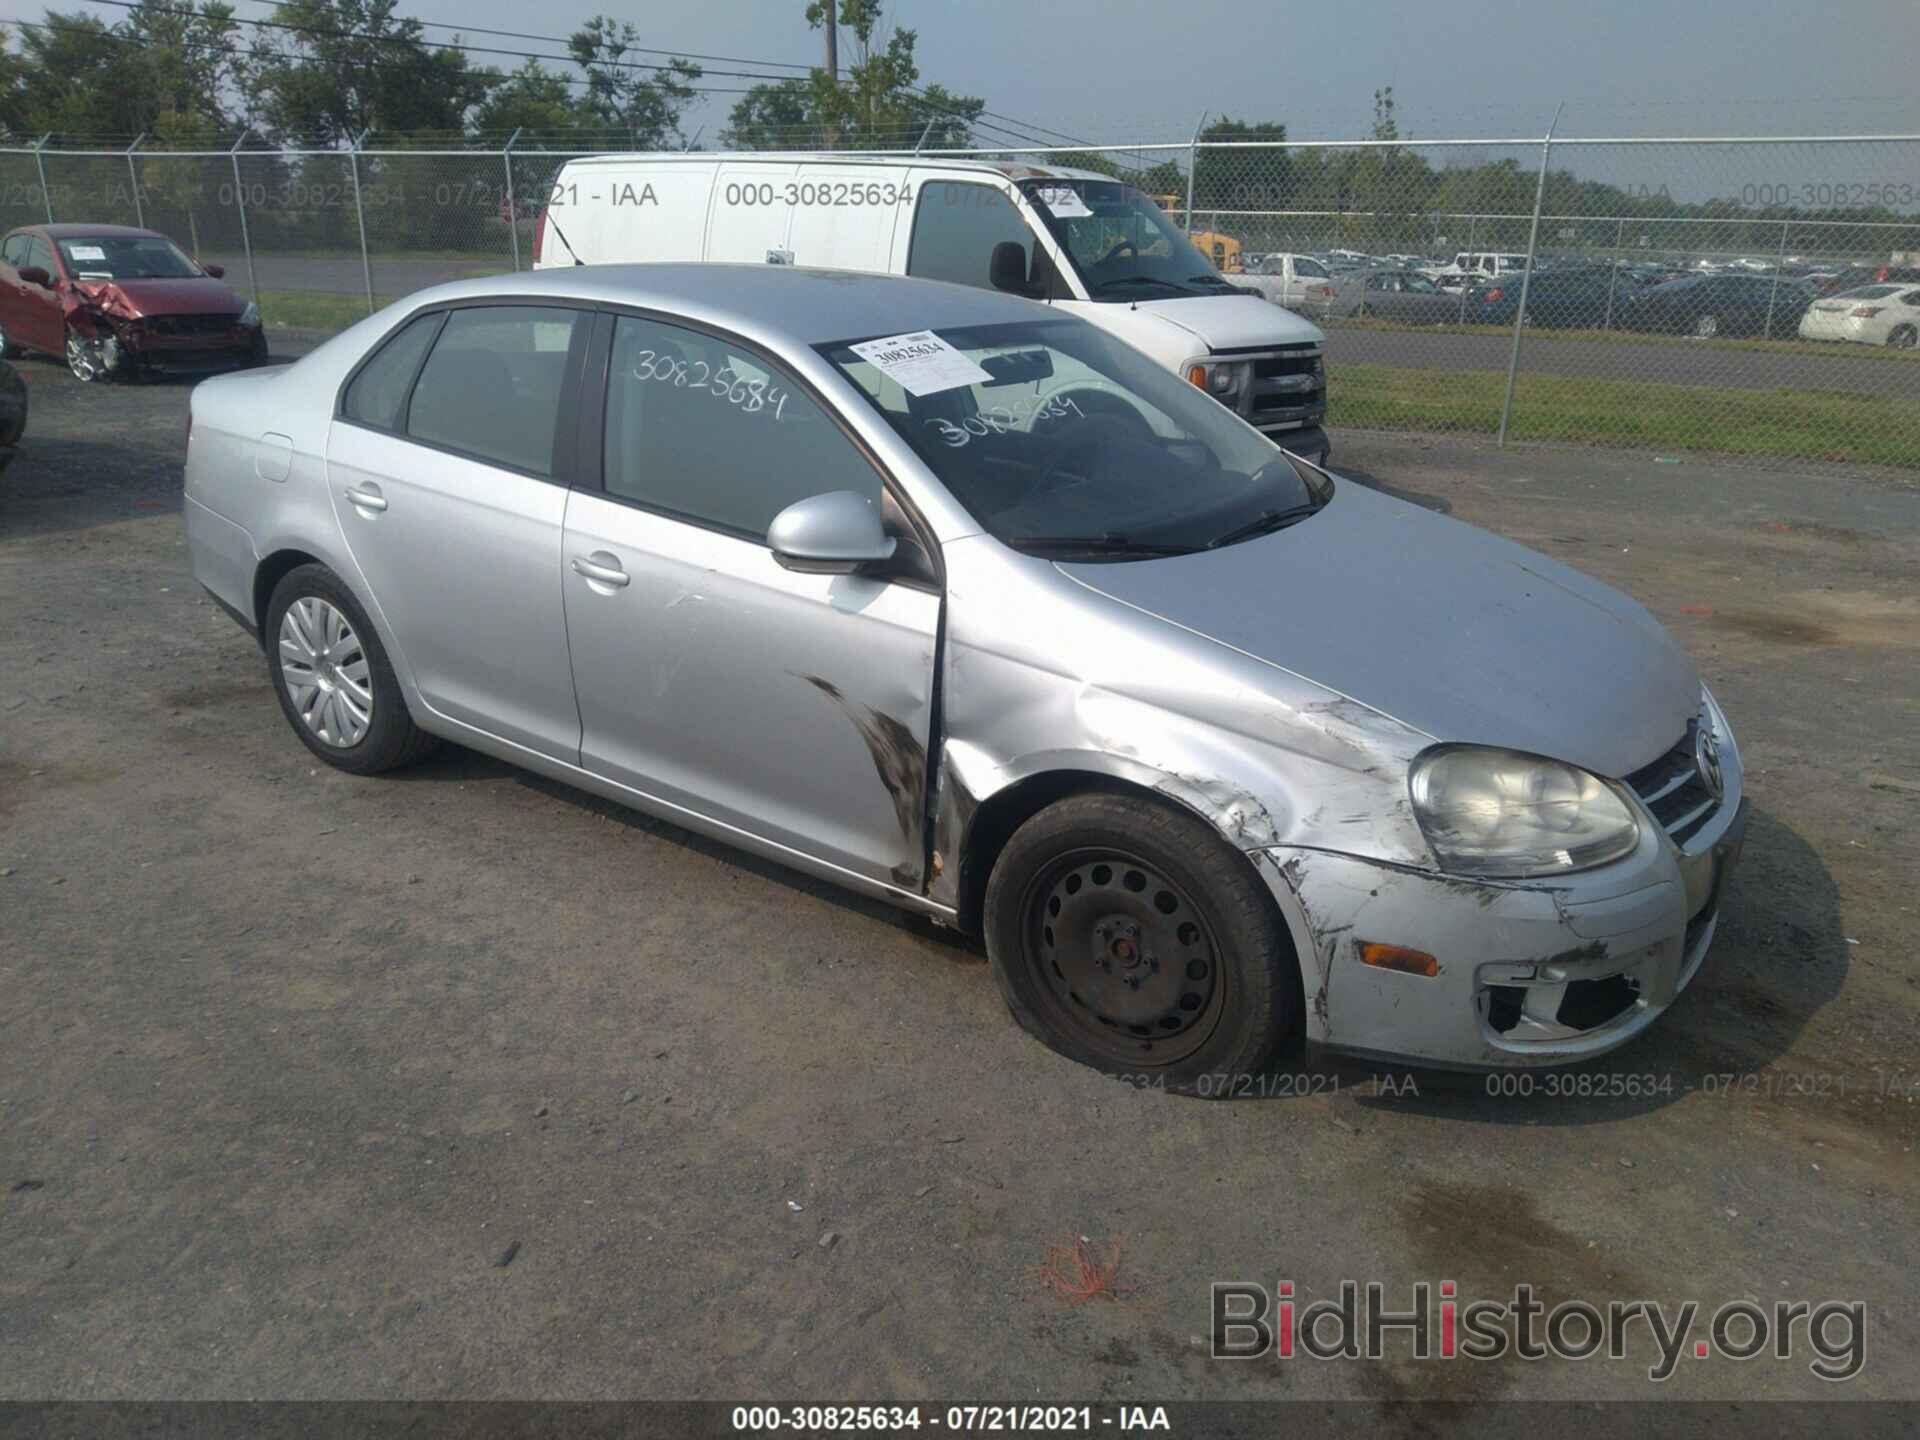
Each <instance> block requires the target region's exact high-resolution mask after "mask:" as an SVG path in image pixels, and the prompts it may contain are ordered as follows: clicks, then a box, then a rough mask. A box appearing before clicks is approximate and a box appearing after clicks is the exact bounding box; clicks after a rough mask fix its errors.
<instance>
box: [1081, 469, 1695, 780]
mask: <svg viewBox="0 0 1920 1440" xmlns="http://www.w3.org/2000/svg"><path fill="white" fill-rule="evenodd" d="M1058 568H1059V569H1060V570H1061V571H1062V573H1064V574H1066V575H1067V576H1069V577H1070V578H1072V579H1073V580H1075V581H1078V582H1079V583H1080V584H1082V585H1085V586H1087V587H1088V588H1090V589H1092V590H1095V591H1098V592H1099V593H1101V594H1103V595H1106V596H1108V597H1110V598H1112V599H1114V600H1117V601H1120V602H1121V603H1123V604H1126V605H1130V606H1133V607H1135V608H1136V609H1139V610H1143V611H1145V612H1147V613H1149V614H1151V615H1154V616H1157V617H1159V618H1161V619H1163V620H1167V621H1170V622H1172V623H1173V624H1175V625H1179V626H1181V627H1183V628H1185V629H1187V630H1190V631H1194V632H1196V633H1198V634H1200V635H1202V636H1204V637H1207V638H1209V639H1212V640H1215V641H1218V642H1219V643H1221V644H1223V645H1228V646H1231V647H1233V648H1234V649H1236V650H1239V651H1242V652H1244V653H1246V654H1249V655H1252V656H1253V657H1255V658H1256V659H1260V660H1265V661H1267V662H1269V663H1270V664H1274V665H1278V666H1280V667H1282V668H1284V669H1286V670H1289V671H1292V672H1293V673H1295V674H1297V675H1300V676H1303V677H1304V678H1306V679H1308V680H1311V681H1313V682H1315V683H1316V684H1319V685H1323V686H1326V687H1327V688H1328V689H1330V690H1333V691H1337V692H1339V693H1340V694H1342V695H1345V696H1348V697H1349V698H1351V699H1354V700H1358V701H1360V702H1361V703H1362V704H1364V705H1368V706H1371V707H1372V708H1374V709H1376V710H1379V711H1382V712H1384V713H1385V714H1388V715H1391V716H1393V717H1394V718H1395V719H1397V720H1400V721H1401V722H1403V723H1404V724H1407V725H1411V726H1413V727H1414V728H1415V729H1418V730H1422V731H1424V732H1426V733H1427V734H1429V735H1431V736H1433V737H1434V738H1435V739H1436V740H1449V741H1459V742H1463V743H1471V744H1482V745H1503V746H1506V747H1508V748H1510V749H1514V750H1523V751H1527V752H1529V753H1532V754H1537V755H1547V756H1552V757H1554V758H1556V759H1560V760H1565V761H1568V762H1569V763H1571V764H1574V765H1579V766H1581V767H1583V768H1585V769H1587V770H1591V771H1594V772H1595V773H1596V774H1600V775H1606V776H1612V777H1616V778H1617V777H1620V776H1623V775H1627V774H1629V773H1631V772H1632V771H1634V770H1637V769H1639V768H1640V767H1641V766H1643V765H1645V764H1647V763H1648V762H1649V761H1651V760H1653V759H1654V758H1655V757H1656V756H1658V755H1660V754H1661V753H1662V752H1663V751H1665V750H1667V749H1669V748H1670V747H1671V746H1672V745H1673V744H1674V743H1675V742H1676V741H1677V740H1678V739H1679V738H1680V737H1681V736H1682V735H1683V734H1685V732H1686V728H1687V723H1688V721H1690V720H1691V719H1693V717H1694V716H1695V715H1696V714H1697V713H1698V711H1699V708H1700V679H1699V676H1698V674H1697V673H1696V672H1695V670H1694V668H1693V664H1692V662H1691V661H1689V660H1688V659H1687V657H1686V655H1685V654H1684V653H1683V652H1682V651H1681V650H1680V648H1679V647H1678V646H1677V645H1676V644H1674V642H1673V639H1672V637H1671V636H1669V635H1668V634H1667V632H1666V631H1665V630H1664V629H1663V628H1662V627H1661V625H1660V623H1659V622H1658V621H1657V620H1655V619H1654V618H1653V616H1651V615H1650V614H1648V613H1647V611H1646V610H1645V609H1644V608H1643V607H1642V606H1640V605H1639V604H1638V603H1636V602H1635V601H1633V600H1630V599H1628V598H1627V597H1626V596H1625V595H1622V594H1621V593H1620V592H1619V591H1617V590H1614V589H1612V588H1610V587H1609V586H1606V585H1602V584H1600V583H1599V582H1598V581H1596V580H1592V579H1589V578H1588V577H1587V576H1584V575H1582V574H1580V573H1579V572H1578V571H1576V570H1573V569H1570V568H1569V567H1567V566H1565V565H1562V564H1561V563H1560V562H1558V561H1557V560H1553V559H1550V558H1548V557H1547V556H1545V555H1540V554H1536V553H1535V552H1533V551H1531V550H1528V549H1526V548H1525V547H1524V546H1520V545H1516V544H1514V543H1512V542H1511V541H1508V540H1503V539H1501V538H1500V537H1499V536H1497V535H1493V534H1490V533H1489V532H1487V531H1485V530H1481V529H1478V528H1476V527H1475V526H1471V525H1466V524H1463V523H1461V522H1459V521H1457V520H1451V519H1448V518H1447V517H1445V516H1443V515H1435V514H1433V513H1432V512H1430V511H1427V510H1422V509H1420V508H1419V507H1418V506H1415V505H1410V504H1407V503H1405V502H1404V501H1399V500H1394V499H1391V498H1390V497H1388V496H1385V495H1381V494H1378V493H1377V492H1374V491H1371V490H1368V489H1366V488H1365V487H1363V486H1361V485H1358V484H1356V483H1354V482H1352V481H1344V482H1341V483H1340V485H1339V486H1338V488H1337V490H1336V491H1335V493H1334V497H1333V499H1332V501H1331V502H1330V503H1329V504H1328V505H1327V506H1326V507H1325V508H1324V509H1323V510H1321V511H1320V512H1319V513H1318V514H1317V515H1314V516H1313V517H1312V518H1310V519H1308V520H1305V521H1302V522H1301V523H1299V524H1297V525H1293V526H1291V527H1289V528H1287V529H1285V530H1281V531H1279V532H1277V533H1275V534H1273V535H1269V536H1265V537H1263V538H1261V539H1258V540H1250V541H1247V542H1245V543H1244V544H1239V545H1230V546H1227V547H1225V548H1223V549H1220V550H1212V551H1206V552H1204V553H1202V554H1198V555H1182V556H1173V557H1169V558H1167V559H1162V560H1147V561H1134V562H1126V563H1120V564H1064V563H1063V564H1061V565H1060V566H1059V567H1058Z"/></svg>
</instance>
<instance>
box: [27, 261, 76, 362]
mask: <svg viewBox="0 0 1920 1440" xmlns="http://www.w3.org/2000/svg"><path fill="white" fill-rule="evenodd" d="M35 266H38V267H39V268H40V269H42V270H44V271H46V272H47V280H48V283H47V284H45V285H29V284H27V283H26V282H25V281H22V282H21V284H20V291H19V294H20V318H19V328H18V331H17V332H16V333H17V336H18V339H19V341H20V343H21V344H23V345H31V346H32V347H33V348H34V349H35V350H41V351H44V352H46V353H47V354H49V355H60V354H63V353H65V351H66V348H67V317H66V312H65V311H64V310H62V309H61V306H60V292H61V290H62V289H63V288H65V284H66V282H65V281H64V280H63V279H62V277H61V269H60V257H59V256H57V255H56V254H54V250H53V246H52V245H51V244H49V243H48V241H47V239H46V237H45V236H42V235H34V234H29V235H28V236H27V248H26V259H25V261H24V262H23V266H22V268H24V269H31V268H33V267H35Z"/></svg>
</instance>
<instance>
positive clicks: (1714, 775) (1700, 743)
mask: <svg viewBox="0 0 1920 1440" xmlns="http://www.w3.org/2000/svg"><path fill="white" fill-rule="evenodd" d="M1693 768H1694V769H1695V770H1698V771H1699V772H1700V783H1701V784H1703V785H1705V786H1706V787H1707V793H1708V794H1709V795H1711V796H1713V798H1714V799H1716V800H1719V799H1723V798H1724V797H1725V795H1726V793H1727V782H1726V777H1725V776H1723V775H1722V774H1721V773H1720V736H1719V735H1718V733H1716V732H1715V730H1714V728H1713V722H1712V721H1711V720H1709V719H1708V718H1707V717H1706V716H1705V715H1702V716H1701V717H1700V720H1699V723H1697V724H1696V725H1695V726H1694V729H1693Z"/></svg>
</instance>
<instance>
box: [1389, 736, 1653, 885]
mask: <svg viewBox="0 0 1920 1440" xmlns="http://www.w3.org/2000/svg"><path fill="white" fill-rule="evenodd" d="M1409 788H1410V789H1411V791H1412V794H1413V813H1414V818H1415V819H1417V820H1418V821H1419V822H1420V829H1421V832H1422V833H1423V834H1424V835H1425V836H1426V837H1427V843H1428V844H1429V845H1430V846H1432V847H1433V853H1434V855H1435V856H1436V857H1437V858H1438V859H1439V861H1440V867H1441V868H1442V869H1443V870H1446V871H1449V872H1450V873H1453V874H1456V875H1484V876H1488V877H1496V876H1498V877H1504V878H1520V877H1525V876H1537V875H1556V874H1564V873H1566V872H1568V871H1572V870H1584V869H1587V868H1589V867H1590V866H1594V865H1604V864H1606V863H1607V861H1609V860H1617V859H1619V858H1620V857H1621V856H1622V855H1625V854H1628V853H1630V852H1631V851H1632V850H1633V848H1634V846H1636V845H1638V844H1639V843H1640V825H1639V822H1638V821H1637V820H1636V819H1635V818H1634V813H1633V809H1632V807H1631V806H1629V805H1628V804H1627V802H1626V801H1625V800H1624V799H1622V798H1621V797H1620V795H1619V794H1618V793H1617V792H1616V791H1615V790H1614V789H1613V787H1612V786H1610V785H1608V784H1607V782H1606V781H1604V780H1602V779H1601V778H1600V777H1599V776H1597V775H1592V774H1589V773H1588V772H1587V771H1585V770H1581V769H1579V768H1577V767H1576V766H1572V765H1565V764H1562V763H1561V762H1560V761H1558V760H1547V759H1544V758H1542V757H1541V756H1538V755H1524V754H1521V753H1520V752H1519V751H1515V750H1499V749H1495V748H1493V747H1491V746H1484V745H1440V746H1436V747H1434V748H1433V749H1431V750H1428V751H1427V752H1426V753H1425V754H1423V755H1421V756H1420V757H1419V758H1418V759H1417V760H1415V761H1414V762H1413V772H1412V775H1411V778H1410V782H1409Z"/></svg>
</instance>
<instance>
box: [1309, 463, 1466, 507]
mask: <svg viewBox="0 0 1920 1440" xmlns="http://www.w3.org/2000/svg"><path fill="white" fill-rule="evenodd" d="M1329 468H1330V469H1331V470H1332V471H1333V475H1334V478H1335V479H1336V480H1351V481H1353V483H1354V484H1356V485H1364V486H1366V487H1367V489H1369V490H1377V491H1379V492H1380V493H1381V494H1382V495H1391V496H1392V497H1393V498H1394V499H1395V500H1404V501H1406V502H1407V503H1408V504H1409V505H1418V506H1419V507H1420V508H1421V509H1422V510H1431V511H1433V512H1434V513H1435V514H1436V515H1451V514H1452V513H1453V502H1452V501H1451V500H1448V499H1447V498H1445V497H1444V496H1441V495H1430V494H1428V493H1426V492H1425V491H1422V490H1409V489H1407V488H1406V487H1405V486H1401V485H1395V484H1392V483H1391V482H1389V481H1386V480H1382V479H1381V478H1380V477H1379V476H1378V475H1375V474H1373V473H1372V472H1371V471H1369V470H1356V469H1349V468H1347V467H1345V466H1342V465H1338V464H1335V465H1332V466H1330V467H1329Z"/></svg>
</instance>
